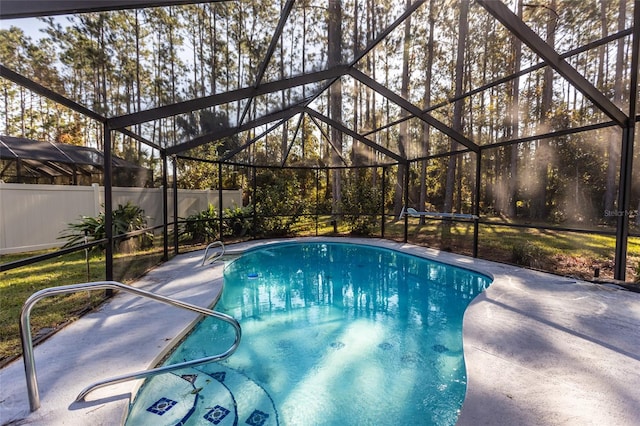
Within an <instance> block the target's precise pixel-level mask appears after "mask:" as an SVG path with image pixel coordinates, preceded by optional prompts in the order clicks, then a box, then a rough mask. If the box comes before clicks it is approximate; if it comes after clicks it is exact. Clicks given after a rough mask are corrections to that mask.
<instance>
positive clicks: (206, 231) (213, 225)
mask: <svg viewBox="0 0 640 426" xmlns="http://www.w3.org/2000/svg"><path fill="white" fill-rule="evenodd" d="M217 218H218V213H217V212H216V209H215V208H214V207H213V205H212V204H209V206H208V207H207V209H205V210H202V211H200V212H198V213H194V214H192V215H190V216H188V217H187V218H186V219H185V224H184V228H183V231H182V235H181V238H182V239H183V240H185V241H189V242H191V243H194V244H195V243H203V242H205V241H212V240H215V239H216V238H217V235H218V220H217Z"/></svg>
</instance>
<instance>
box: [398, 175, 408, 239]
mask: <svg viewBox="0 0 640 426" xmlns="http://www.w3.org/2000/svg"><path fill="white" fill-rule="evenodd" d="M400 166H402V167H404V205H405V208H407V207H408V206H409V162H406V163H403V164H398V167H400ZM408 241H409V215H408V214H405V215H404V242H405V243H406V242H408Z"/></svg>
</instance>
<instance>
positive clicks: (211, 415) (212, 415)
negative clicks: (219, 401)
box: [204, 405, 231, 425]
mask: <svg viewBox="0 0 640 426" xmlns="http://www.w3.org/2000/svg"><path fill="white" fill-rule="evenodd" d="M230 412H231V411H229V410H227V409H226V408H224V407H222V406H220V405H216V406H215V407H213V408H212V409H211V410H209V411H208V412H207V414H205V415H204V418H205V419H206V420H208V421H210V422H211V423H213V424H214V425H217V424H219V423H220V422H221V421H222V420H223V419H224V418H225V417H227V414H229V413H230Z"/></svg>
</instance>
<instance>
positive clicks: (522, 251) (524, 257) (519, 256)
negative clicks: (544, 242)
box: [511, 241, 546, 268]
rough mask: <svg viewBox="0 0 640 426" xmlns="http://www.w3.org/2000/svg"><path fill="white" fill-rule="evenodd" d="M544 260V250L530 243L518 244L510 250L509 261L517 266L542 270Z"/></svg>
mask: <svg viewBox="0 0 640 426" xmlns="http://www.w3.org/2000/svg"><path fill="white" fill-rule="evenodd" d="M545 258H546V255H545V252H544V250H543V249H542V248H541V247H539V246H538V245H536V244H535V243H532V242H530V241H524V242H518V243H516V244H514V245H513V247H512V248H511V260H512V261H513V263H515V264H517V265H522V266H528V267H531V268H542V267H543V263H544V260H545Z"/></svg>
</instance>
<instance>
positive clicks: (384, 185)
mask: <svg viewBox="0 0 640 426" xmlns="http://www.w3.org/2000/svg"><path fill="white" fill-rule="evenodd" d="M381 186H382V197H380V199H381V200H382V203H381V204H382V205H381V206H380V212H381V213H382V223H381V224H380V237H381V238H384V222H385V217H384V194H386V192H387V168H386V167H385V166H382V185H381Z"/></svg>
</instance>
